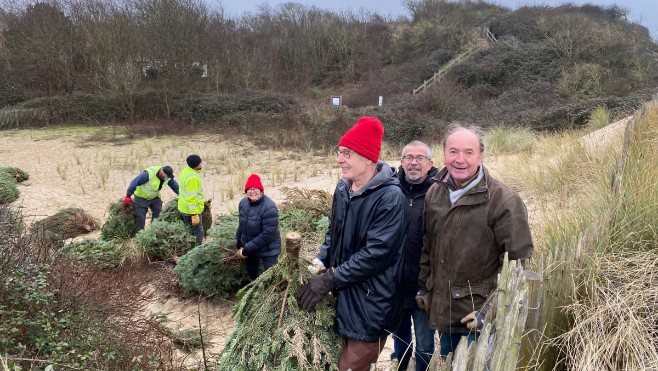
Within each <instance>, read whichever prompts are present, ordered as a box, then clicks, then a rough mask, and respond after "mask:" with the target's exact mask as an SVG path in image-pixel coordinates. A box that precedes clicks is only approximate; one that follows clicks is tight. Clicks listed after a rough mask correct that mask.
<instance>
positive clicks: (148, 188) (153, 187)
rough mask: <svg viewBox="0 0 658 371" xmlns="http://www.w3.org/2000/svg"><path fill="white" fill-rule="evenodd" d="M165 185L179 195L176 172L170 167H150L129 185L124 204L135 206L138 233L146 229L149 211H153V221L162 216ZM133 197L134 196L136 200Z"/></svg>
mask: <svg viewBox="0 0 658 371" xmlns="http://www.w3.org/2000/svg"><path fill="white" fill-rule="evenodd" d="M165 184H166V185H168V186H169V188H171V190H172V191H174V193H176V194H178V188H179V187H178V183H176V181H175V180H174V170H173V169H172V168H171V166H168V165H165V166H151V167H148V168H146V169H144V171H142V172H141V173H140V174H139V175H138V176H137V177H136V178H135V179H133V180H132V181H131V182H130V184H129V185H128V190H127V191H126V197H125V198H124V199H123V203H125V204H126V205H130V204H133V208H134V210H135V211H134V214H135V228H136V229H137V230H138V231H141V230H142V229H144V224H145V223H146V212H147V211H148V209H151V216H152V217H151V221H153V220H155V219H157V218H158V216H160V212H161V211H162V199H161V198H160V190H161V189H162V187H164V186H165ZM131 196H134V198H133V197H131Z"/></svg>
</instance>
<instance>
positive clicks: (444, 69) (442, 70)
mask: <svg viewBox="0 0 658 371" xmlns="http://www.w3.org/2000/svg"><path fill="white" fill-rule="evenodd" d="M482 33H483V34H484V35H485V37H486V39H485V38H482V37H478V38H477V40H476V42H475V44H474V45H473V46H471V47H470V48H469V49H468V50H466V51H465V52H463V53H461V54H459V55H458V56H457V57H455V58H453V59H451V60H450V61H448V63H446V64H444V65H443V66H441V68H440V69H439V70H438V71H437V72H436V73H434V75H432V77H430V78H429V79H427V80H425V81H423V83H422V84H421V85H420V86H419V87H417V88H416V89H414V90H413V95H416V94H418V93H422V92H424V91H425V89H427V88H428V87H429V86H431V85H433V84H435V83H436V82H437V81H439V80H440V79H441V78H442V77H443V76H445V75H446V74H447V73H448V71H449V70H450V69H451V68H452V67H454V66H456V65H458V64H459V63H461V62H462V61H464V59H466V58H468V57H469V56H470V55H471V54H473V53H475V52H476V51H478V50H480V49H482V47H483V44H484V45H488V43H495V42H497V41H498V40H497V39H496V37H495V36H494V34H493V33H491V30H489V28H486V29H485V30H484V31H483V32H482Z"/></svg>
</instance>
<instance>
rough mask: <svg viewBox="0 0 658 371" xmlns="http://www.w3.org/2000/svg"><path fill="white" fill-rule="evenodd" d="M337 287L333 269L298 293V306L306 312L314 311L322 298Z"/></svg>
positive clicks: (314, 278)
mask: <svg viewBox="0 0 658 371" xmlns="http://www.w3.org/2000/svg"><path fill="white" fill-rule="evenodd" d="M334 287H336V282H335V281H334V271H333V270H332V269H330V270H328V271H327V272H325V273H322V274H321V275H319V276H316V277H313V278H311V280H310V281H308V283H307V284H306V285H304V286H302V288H300V289H299V291H298V292H297V305H299V306H300V307H301V308H302V309H304V310H305V311H309V312H310V311H312V310H313V309H315V306H316V305H317V304H318V302H319V301H320V300H322V298H323V297H324V296H325V295H327V294H328V293H329V291H331V290H333V289H334Z"/></svg>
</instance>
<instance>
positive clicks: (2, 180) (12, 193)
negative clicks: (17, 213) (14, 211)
mask: <svg viewBox="0 0 658 371" xmlns="http://www.w3.org/2000/svg"><path fill="white" fill-rule="evenodd" d="M20 195H21V193H20V191H19V190H18V187H16V179H15V178H13V177H12V176H11V175H9V174H7V173H0V205H4V204H9V203H12V202H14V201H16V200H18V197H20Z"/></svg>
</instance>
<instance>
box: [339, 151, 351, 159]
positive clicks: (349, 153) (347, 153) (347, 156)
mask: <svg viewBox="0 0 658 371" xmlns="http://www.w3.org/2000/svg"><path fill="white" fill-rule="evenodd" d="M340 156H343V157H345V158H347V159H349V158H350V157H351V156H352V151H350V150H349V149H346V150H343V151H341V150H340V149H337V150H336V157H340Z"/></svg>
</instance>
